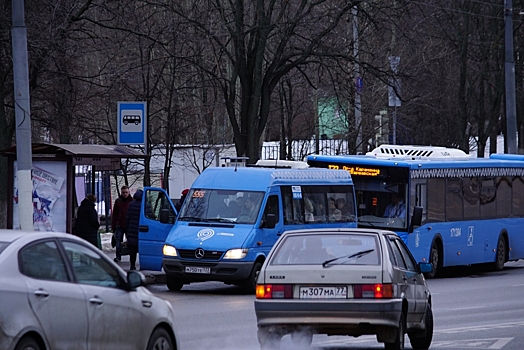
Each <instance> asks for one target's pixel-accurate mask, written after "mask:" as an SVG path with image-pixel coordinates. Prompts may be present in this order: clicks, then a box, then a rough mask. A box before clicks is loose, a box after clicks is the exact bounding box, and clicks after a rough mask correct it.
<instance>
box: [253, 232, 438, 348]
mask: <svg viewBox="0 0 524 350" xmlns="http://www.w3.org/2000/svg"><path fill="white" fill-rule="evenodd" d="M431 269H432V266H431V264H426V263H419V264H417V263H416V262H415V260H414V259H413V257H412V256H411V254H410V252H409V250H408V249H407V247H406V246H405V244H404V242H403V241H402V240H401V239H400V238H399V237H398V236H397V235H396V234H395V233H394V232H391V231H384V230H374V229H318V230H317V229H310V230H297V231H288V232H285V233H284V234H283V235H282V236H281V237H280V238H279V240H278V241H277V242H276V244H275V245H274V247H273V249H272V250H271V252H270V254H269V256H268V258H267V260H266V261H265V263H264V265H263V267H262V270H261V271H260V273H259V276H258V280H257V290H256V300H255V312H256V317H257V325H258V339H259V342H260V345H261V347H262V349H278V348H279V347H280V339H281V338H282V337H283V336H284V335H286V334H290V335H291V338H292V340H293V341H294V342H295V343H297V346H299V347H300V348H301V349H303V348H308V347H309V346H310V345H311V342H312V338H313V335H314V334H327V335H349V336H355V337H358V336H361V335H365V334H373V335H376V336H377V340H378V341H379V342H382V343H385V347H386V349H388V350H390V349H391V350H402V349H403V348H404V339H405V334H406V333H407V334H408V336H409V339H410V341H411V345H412V347H413V349H427V348H429V346H430V344H431V340H432V337H433V313H432V309H431V304H432V300H431V294H430V291H429V289H428V286H427V285H426V281H425V279H424V276H423V272H430V271H431Z"/></svg>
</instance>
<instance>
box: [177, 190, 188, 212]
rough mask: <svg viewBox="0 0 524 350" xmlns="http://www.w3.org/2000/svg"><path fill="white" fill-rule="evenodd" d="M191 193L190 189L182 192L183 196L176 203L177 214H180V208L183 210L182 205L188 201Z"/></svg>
mask: <svg viewBox="0 0 524 350" xmlns="http://www.w3.org/2000/svg"><path fill="white" fill-rule="evenodd" d="M188 193H189V188H186V189H185V190H183V191H182V196H181V197H180V199H179V200H178V201H177V202H176V203H175V209H176V211H177V213H180V208H182V204H184V201H185V200H186V197H187V194H188Z"/></svg>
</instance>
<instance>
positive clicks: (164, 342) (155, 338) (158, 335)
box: [147, 328, 176, 350]
mask: <svg viewBox="0 0 524 350" xmlns="http://www.w3.org/2000/svg"><path fill="white" fill-rule="evenodd" d="M147 350H176V349H175V348H174V347H173V341H172V340H171V336H170V335H169V333H168V332H167V331H166V330H165V329H164V328H157V329H155V330H154V331H153V334H151V338H149V342H148V343H147Z"/></svg>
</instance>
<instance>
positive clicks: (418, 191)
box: [409, 180, 428, 223]
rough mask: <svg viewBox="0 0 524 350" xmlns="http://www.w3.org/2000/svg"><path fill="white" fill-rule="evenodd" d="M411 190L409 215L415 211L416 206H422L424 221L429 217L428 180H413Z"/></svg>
mask: <svg viewBox="0 0 524 350" xmlns="http://www.w3.org/2000/svg"><path fill="white" fill-rule="evenodd" d="M411 192H412V193H411V200H410V203H411V206H410V209H409V215H411V214H412V213H413V208H414V207H422V222H423V223H424V222H426V220H427V217H428V209H427V208H428V202H427V198H428V186H427V184H426V180H417V181H416V182H413V184H412V186H411Z"/></svg>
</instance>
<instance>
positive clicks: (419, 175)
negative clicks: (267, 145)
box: [307, 145, 524, 277]
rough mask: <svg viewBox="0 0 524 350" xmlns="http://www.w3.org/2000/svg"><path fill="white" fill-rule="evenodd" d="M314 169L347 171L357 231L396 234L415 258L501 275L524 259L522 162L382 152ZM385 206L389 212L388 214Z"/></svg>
mask: <svg viewBox="0 0 524 350" xmlns="http://www.w3.org/2000/svg"><path fill="white" fill-rule="evenodd" d="M307 161H308V164H309V165H310V166H311V167H319V168H328V169H335V170H337V171H339V170H346V171H348V172H349V173H350V174H351V176H352V179H353V182H354V185H355V196H356V202H357V216H358V226H359V227H367V228H370V227H372V228H381V229H389V230H393V231H395V232H396V233H397V234H398V235H399V236H400V237H401V238H402V239H403V240H404V241H405V242H406V244H407V245H408V247H409V249H410V250H411V252H412V254H413V256H414V257H415V258H416V259H417V260H418V261H422V262H431V263H432V264H433V272H431V273H428V274H426V275H427V276H428V277H435V276H437V275H439V274H440V272H441V271H442V270H443V268H445V267H447V266H463V265H472V264H485V265H486V266H487V267H489V268H490V269H492V270H501V269H503V267H504V264H505V262H506V261H510V260H518V259H522V258H524V235H523V234H522V227H524V156H523V155H513V154H492V155H491V156H490V158H476V157H472V156H470V155H467V154H466V153H464V152H462V151H461V150H458V149H450V148H444V147H429V146H399V145H381V146H380V147H378V148H376V149H374V150H372V151H371V152H368V153H367V154H366V155H347V156H323V155H311V156H309V157H308V159H307ZM388 206H389V207H388Z"/></svg>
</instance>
